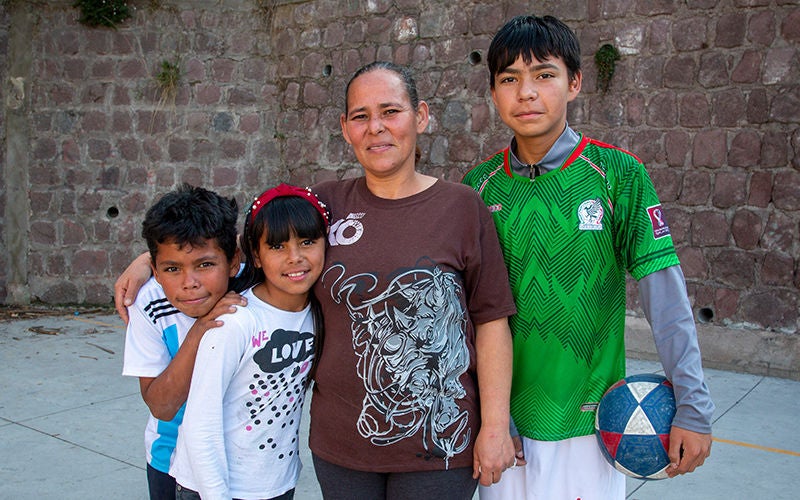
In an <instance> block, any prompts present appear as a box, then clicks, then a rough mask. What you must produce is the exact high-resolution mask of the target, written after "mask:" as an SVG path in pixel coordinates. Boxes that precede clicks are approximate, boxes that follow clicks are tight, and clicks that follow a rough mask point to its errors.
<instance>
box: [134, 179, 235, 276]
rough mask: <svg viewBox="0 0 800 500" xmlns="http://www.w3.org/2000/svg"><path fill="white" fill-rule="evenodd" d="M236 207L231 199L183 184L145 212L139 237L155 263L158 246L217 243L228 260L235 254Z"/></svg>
mask: <svg viewBox="0 0 800 500" xmlns="http://www.w3.org/2000/svg"><path fill="white" fill-rule="evenodd" d="M238 210H239V207H238V205H237V204H236V200H235V199H233V198H230V199H229V198H223V197H222V196H220V195H218V194H217V193H215V192H213V191H209V190H207V189H203V188H200V187H194V186H191V185H189V184H183V185H181V186H180V187H178V189H176V190H175V191H170V192H169V193H167V194H165V195H164V196H162V197H161V199H160V200H158V201H157V202H156V203H155V204H153V206H151V207H150V208H149V209H148V210H147V214H146V215H145V217H144V222H142V237H143V238H144V239H145V240H146V241H147V248H148V249H149V250H150V258H151V259H152V260H153V263H155V260H156V255H157V254H158V245H159V244H164V243H176V244H177V245H179V246H183V245H193V246H194V245H202V244H205V240H217V245H219V248H220V249H221V250H222V251H223V252H224V253H225V256H226V257H227V258H228V260H231V259H233V256H234V255H236V219H237V217H238Z"/></svg>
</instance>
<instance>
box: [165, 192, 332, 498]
mask: <svg viewBox="0 0 800 500" xmlns="http://www.w3.org/2000/svg"><path fill="white" fill-rule="evenodd" d="M328 224H329V215H328V211H327V209H326V207H325V205H324V204H323V203H321V202H320V201H319V199H317V197H316V196H315V195H314V194H313V193H311V191H310V190H308V189H302V188H298V187H294V186H289V185H286V184H281V185H279V186H277V187H274V188H272V189H270V190H268V191H265V192H264V193H263V194H261V196H259V197H258V198H256V200H255V201H254V202H253V205H252V207H251V208H250V210H249V211H248V213H247V214H246V220H245V226H244V234H243V236H242V246H243V250H244V254H245V256H246V258H247V262H246V264H245V268H244V270H243V278H244V279H246V280H247V281H248V283H249V285H252V288H249V289H248V290H247V291H245V292H244V293H243V294H242V295H243V296H245V297H247V300H248V305H247V307H240V308H237V310H236V312H235V313H233V314H230V315H227V316H225V320H224V321H225V324H224V326H222V327H219V328H215V329H213V330H210V331H208V332H207V333H206V335H205V336H204V337H203V340H202V342H201V344H200V347H199V348H198V352H197V360H196V362H195V370H194V374H193V376H192V382H191V388H190V390H189V398H188V400H187V402H186V413H185V416H184V420H183V424H182V426H181V428H180V431H179V436H178V444H177V450H176V456H175V462H174V463H173V466H172V468H171V470H170V472H171V473H172V475H173V476H174V477H175V478H176V481H177V484H178V486H177V492H176V497H177V498H178V499H183V500H187V499H197V498H200V497H202V498H203V500H210V499H216V498H226V499H230V498H241V499H268V498H280V499H289V498H293V496H294V487H295V484H296V483H297V478H298V476H299V474H300V468H301V464H300V458H299V457H298V434H299V427H300V416H301V413H302V405H303V400H304V398H305V392H306V388H307V386H308V382H309V372H310V370H311V365H312V363H313V360H314V356H315V349H316V348H317V342H316V340H317V335H319V333H320V328H319V325H320V321H321V317H320V314H319V313H318V310H317V308H316V307H315V304H316V303H315V301H314V299H313V296H312V295H311V294H310V293H309V290H310V288H311V286H312V285H313V284H314V282H315V281H316V280H317V278H318V277H319V275H320V273H321V271H322V266H323V263H324V259H325V239H324V238H325V234H326V232H327V227H328ZM186 286H191V283H187V284H186Z"/></svg>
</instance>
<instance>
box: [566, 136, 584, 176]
mask: <svg viewBox="0 0 800 500" xmlns="http://www.w3.org/2000/svg"><path fill="white" fill-rule="evenodd" d="M589 142H591V139H589V138H588V137H586V136H585V135H581V140H580V142H578V145H577V146H575V149H574V150H573V151H572V154H570V155H569V156H568V157H567V161H565V162H564V164H563V165H561V170H564V169H565V168H567V167H568V166H570V165H572V162H573V161H575V160H577V159H578V157H579V156H580V155H581V153H583V150H584V149H585V148H586V145H587V144H589Z"/></svg>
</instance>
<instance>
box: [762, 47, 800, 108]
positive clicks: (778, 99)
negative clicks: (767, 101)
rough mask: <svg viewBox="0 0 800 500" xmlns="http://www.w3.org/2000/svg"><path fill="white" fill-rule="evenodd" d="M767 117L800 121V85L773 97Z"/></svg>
mask: <svg viewBox="0 0 800 500" xmlns="http://www.w3.org/2000/svg"><path fill="white" fill-rule="evenodd" d="M795 62H796V61H795ZM769 118H770V119H771V120H774V121H777V122H780V123H792V124H797V123H800V86H797V85H795V86H793V87H790V88H789V89H788V90H787V91H786V92H781V93H779V94H777V95H776V96H775V97H774V98H773V100H772V103H771V105H770V107H769Z"/></svg>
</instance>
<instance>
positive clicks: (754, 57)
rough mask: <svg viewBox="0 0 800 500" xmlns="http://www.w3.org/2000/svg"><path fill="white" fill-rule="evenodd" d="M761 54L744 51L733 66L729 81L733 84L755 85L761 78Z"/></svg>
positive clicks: (754, 51) (755, 51)
mask: <svg viewBox="0 0 800 500" xmlns="http://www.w3.org/2000/svg"><path fill="white" fill-rule="evenodd" d="M761 62H762V58H761V52H760V51H757V50H746V51H745V52H744V53H743V54H742V57H741V59H739V61H738V62H737V63H736V64H735V65H734V67H733V71H732V72H731V81H732V82H734V83H755V82H756V81H758V80H759V78H761Z"/></svg>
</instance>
